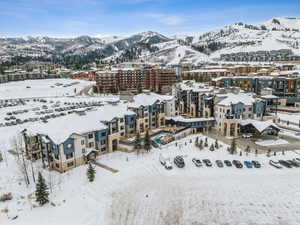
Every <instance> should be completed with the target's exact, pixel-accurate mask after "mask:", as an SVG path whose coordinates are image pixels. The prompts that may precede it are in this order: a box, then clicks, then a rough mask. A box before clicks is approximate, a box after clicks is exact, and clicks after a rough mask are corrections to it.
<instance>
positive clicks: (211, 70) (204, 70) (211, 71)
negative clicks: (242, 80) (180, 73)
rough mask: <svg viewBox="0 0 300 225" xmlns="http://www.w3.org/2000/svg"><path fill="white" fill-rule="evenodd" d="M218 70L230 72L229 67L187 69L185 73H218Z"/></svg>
mask: <svg viewBox="0 0 300 225" xmlns="http://www.w3.org/2000/svg"><path fill="white" fill-rule="evenodd" d="M218 72H228V70H227V69H199V70H191V71H186V72H184V73H218Z"/></svg>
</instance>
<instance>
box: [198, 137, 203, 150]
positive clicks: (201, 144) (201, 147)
mask: <svg viewBox="0 0 300 225" xmlns="http://www.w3.org/2000/svg"><path fill="white" fill-rule="evenodd" d="M199 149H200V150H202V149H203V140H202V139H201V140H200V143H199Z"/></svg>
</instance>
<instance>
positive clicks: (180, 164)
mask: <svg viewBox="0 0 300 225" xmlns="http://www.w3.org/2000/svg"><path fill="white" fill-rule="evenodd" d="M174 164H175V165H176V166H177V167H178V168H183V167H184V166H185V163H184V160H183V158H182V156H176V157H175V158H174Z"/></svg>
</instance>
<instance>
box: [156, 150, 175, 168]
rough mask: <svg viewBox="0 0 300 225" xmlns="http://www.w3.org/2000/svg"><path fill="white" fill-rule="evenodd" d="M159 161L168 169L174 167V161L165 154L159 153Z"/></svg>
mask: <svg viewBox="0 0 300 225" xmlns="http://www.w3.org/2000/svg"><path fill="white" fill-rule="evenodd" d="M159 161H160V163H161V164H162V165H163V166H164V167H165V168H166V169H168V170H170V169H172V168H173V166H172V162H171V160H170V158H169V157H166V156H165V155H163V154H159Z"/></svg>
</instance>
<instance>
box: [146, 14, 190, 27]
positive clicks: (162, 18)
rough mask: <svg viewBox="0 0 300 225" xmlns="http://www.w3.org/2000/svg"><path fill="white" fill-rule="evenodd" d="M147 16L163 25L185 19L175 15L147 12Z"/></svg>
mask: <svg viewBox="0 0 300 225" xmlns="http://www.w3.org/2000/svg"><path fill="white" fill-rule="evenodd" d="M147 16H148V17H150V18H153V19H156V20H157V21H158V22H160V23H162V24H165V25H179V24H182V23H183V22H184V21H185V19H184V18H183V17H182V16H176V15H164V14H148V15H147Z"/></svg>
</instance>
